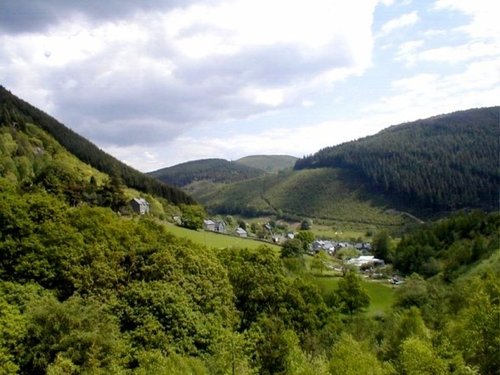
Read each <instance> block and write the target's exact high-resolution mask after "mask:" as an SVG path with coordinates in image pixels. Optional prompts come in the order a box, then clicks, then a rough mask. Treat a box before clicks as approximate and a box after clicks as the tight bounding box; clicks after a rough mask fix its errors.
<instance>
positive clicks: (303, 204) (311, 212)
mask: <svg viewBox="0 0 500 375" xmlns="http://www.w3.org/2000/svg"><path fill="white" fill-rule="evenodd" d="M192 194H193V196H194V197H195V198H196V199H197V200H198V201H199V202H200V203H202V204H203V205H205V207H206V208H207V209H208V210H209V211H211V212H214V213H220V214H240V215H243V216H249V217H252V216H262V215H277V216H280V217H284V218H289V219H291V220H300V219H301V218H304V217H310V218H318V219H326V220H338V221H345V222H351V223H368V224H383V225H395V226H400V225H402V224H403V223H404V222H405V220H404V219H403V218H402V217H401V216H399V215H394V214H393V213H391V212H387V208H389V207H388V202H387V201H384V199H380V198H379V197H377V196H376V195H373V194H369V193H368V192H367V190H366V189H365V187H364V184H363V181H360V179H359V178H357V177H356V176H353V175H349V174H348V173H344V172H342V171H341V170H340V169H331V168H320V169H315V170H302V171H287V172H280V173H279V174H272V175H265V176H262V177H259V178H254V179H251V180H245V181H241V182H238V183H234V184H230V185H217V186H213V185H212V186H209V185H208V186H207V185H200V186H199V187H197V188H196V189H193V190H192Z"/></svg>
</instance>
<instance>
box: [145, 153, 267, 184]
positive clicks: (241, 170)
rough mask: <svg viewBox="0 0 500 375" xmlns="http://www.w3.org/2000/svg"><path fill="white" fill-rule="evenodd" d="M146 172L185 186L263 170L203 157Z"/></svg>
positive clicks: (250, 175) (242, 177)
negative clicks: (202, 158)
mask: <svg viewBox="0 0 500 375" xmlns="http://www.w3.org/2000/svg"><path fill="white" fill-rule="evenodd" d="M148 174H149V175H150V176H152V177H155V178H157V179H158V180H160V181H163V182H165V183H168V184H171V185H174V186H179V187H186V186H187V185H189V184H191V183H193V182H197V181H205V180H206V181H211V182H214V183H232V182H237V181H242V180H246V179H249V178H254V177H258V176H261V175H262V174H264V172H263V171H261V170H259V169H256V168H252V167H249V166H246V165H243V164H240V163H237V162H233V161H227V160H224V159H204V160H195V161H189V162H187V163H182V164H177V165H175V166H173V167H168V168H162V169H159V170H157V171H154V172H150V173H148Z"/></svg>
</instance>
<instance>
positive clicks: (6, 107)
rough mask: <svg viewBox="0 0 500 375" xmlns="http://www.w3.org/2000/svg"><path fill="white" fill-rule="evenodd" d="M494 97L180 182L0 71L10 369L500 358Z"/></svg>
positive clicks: (6, 363) (2, 274) (0, 238)
mask: <svg viewBox="0 0 500 375" xmlns="http://www.w3.org/2000/svg"><path fill="white" fill-rule="evenodd" d="M495 111H496V112H495ZM494 113H498V107H495V108H486V109H478V110H470V111H464V112H460V113H458V114H450V115H443V116H440V117H439V118H432V119H428V120H422V121H419V122H417V123H415V124H403V125H401V126H400V127H398V126H396V127H393V128H389V129H388V130H386V131H383V132H381V133H379V134H377V135H376V136H374V137H372V138H366V139H362V140H359V141H358V142H359V143H357V142H354V143H349V144H344V145H340V146H338V147H334V148H331V149H330V148H329V149H325V150H321V151H319V152H318V153H317V154H315V155H312V156H310V157H307V158H303V159H299V160H295V159H293V158H288V157H284V156H283V155H280V156H279V157H278V158H277V160H276V163H275V162H274V161H273V157H272V156H271V155H265V157H263V156H262V155H260V156H258V157H255V156H253V157H248V158H243V162H244V163H246V164H248V165H244V164H242V163H241V160H240V161H239V162H238V163H236V162H229V161H225V160H222V159H208V161H207V159H205V161H203V162H201V163H200V162H197V161H193V162H189V163H187V166H186V164H185V165H184V167H186V168H184V167H183V166H182V165H181V167H176V168H174V167H173V169H174V170H173V172H174V173H171V174H170V175H169V178H172V177H173V178H174V180H173V181H177V182H180V181H182V182H181V183H179V185H178V186H172V185H166V184H164V183H163V182H161V181H159V180H157V179H155V178H153V177H152V175H154V174H150V175H145V174H142V173H141V172H139V171H137V170H134V169H132V168H131V167H129V166H127V165H126V164H124V163H122V162H120V161H119V160H117V159H116V158H114V157H112V156H111V155H109V154H106V153H105V152H104V151H102V150H100V149H98V148H97V146H95V145H93V144H92V143H91V142H90V141H88V140H86V139H85V138H83V137H81V136H79V135H78V134H76V133H74V132H73V131H71V130H70V129H69V128H67V127H66V126H64V125H63V124H61V123H59V122H58V121H57V120H55V119H53V118H52V117H50V116H49V115H47V114H45V113H43V112H41V111H39V110H38V109H36V108H35V107H33V106H31V105H30V104H29V103H27V102H24V101H22V100H21V99H19V98H17V97H15V96H14V95H13V94H11V93H10V92H8V91H7V90H5V89H3V88H0V323H1V324H0V372H1V373H6V374H16V373H20V374H43V373H48V374H94V373H97V374H98V373H112V374H137V375H144V374H165V375H166V374H169V375H170V374H179V375H182V374H196V375H206V374H234V373H238V374H243V375H253V374H293V375H306V374H324V375H327V374H346V373H352V374H355V373H362V374H364V373H372V374H387V375H392V374H398V373H403V374H406V373H408V374H410V373H411V372H409V371H408V369H409V368H417V369H421V368H424V366H425V369H426V372H425V373H429V374H485V375H489V374H494V373H496V372H497V369H498V368H500V363H499V358H500V357H499V356H498V347H499V345H498V337H500V330H499V327H498V321H499V318H500V305H499V293H498V291H499V290H500V285H499V280H500V244H499V238H500V236H499V235H500V214H499V212H498V209H497V208H498V206H497V204H498V202H497V200H496V199H497V197H496V196H495V197H494V198H492V186H495V189H498V181H499V171H498V168H497V167H494V166H492V162H491V161H492V160H493V163H494V162H495V160H496V159H495V157H497V151H498V143H495V142H498V139H499V137H498V136H499V131H500V129H499V128H498V127H497V124H498V120H499V118H498V117H496V118H495V117H494ZM460 119H462V120H463V121H462V120H460ZM464 119H465V120H466V121H465V120H464ZM461 121H462V122H461ZM422 126H423V127H424V128H425V129H421V128H420V127H422ZM415 127H416V128H415ZM470 129H473V131H469V130H470ZM407 131H409V132H410V133H406V132H407ZM400 132H402V133H403V135H401V134H399V133H400ZM427 132H429V134H428V133H427ZM436 132H438V134H439V136H437V133H436ZM408 134H410V135H408ZM416 134H417V135H418V136H417V135H416ZM386 136H388V138H385V137H386ZM436 136H437V138H436ZM467 136H468V137H472V138H470V142H466V141H465V139H467ZM407 137H412V139H413V140H414V144H413V145H412V147H413V148H409V151H411V152H409V155H406V154H405V152H403V150H404V149H405V147H406V148H408V147H409V146H408V141H407V139H408V138H407ZM387 139H388V140H387ZM434 139H438V140H439V141H436V140H434ZM417 141H418V142H417ZM398 142H399V143H398ZM478 142H479V143H480V144H481V145H482V147H476V145H477V143H478ZM422 145H425V146H422ZM453 150H455V151H453ZM429 155H431V158H432V159H433V161H432V162H430V161H429V160H428V157H429ZM444 155H445V156H444ZM439 161H442V163H438V162H439ZM292 162H295V164H294V165H295V166H294V168H293V169H291V168H290V165H291V163H292ZM427 165H428V166H429V167H428V168H425V166H427ZM411 166H415V168H413V167H411ZM410 167H411V168H410ZM412 168H413V169H412ZM495 168H496V169H495ZM165 172H166V174H169V173H170V172H172V170H170V171H169V170H166V171H165V170H162V171H161V174H163V173H165ZM410 172H411V173H410ZM429 173H430V175H432V176H434V177H435V178H430V177H429V176H430V175H429ZM156 177H158V175H156ZM455 180H456V181H455ZM453 181H455V182H453ZM471 181H473V182H474V186H470V185H471ZM495 184H496V185H495ZM419 187H422V190H421V191H419V190H418V189H419ZM181 189H182V190H181ZM496 191H497V190H496ZM445 193H446V194H445ZM132 202H136V203H138V204H140V205H141V207H142V209H140V210H137V209H136V208H134V207H135V206H133V205H132ZM208 219H213V221H212V222H208ZM215 221H217V222H218V224H219V225H221V223H223V224H222V227H218V228H219V229H220V228H225V231H226V233H227V234H220V233H214V232H213V230H215ZM207 225H212V226H213V227H210V228H211V229H210V231H208V230H203V229H202V228H203V227H204V226H207ZM206 228H208V227H206ZM238 228H239V229H241V230H243V229H244V232H242V231H240V233H242V236H243V235H244V236H247V238H242V237H236V236H235V235H234V232H235V231H236V230H237V229H238ZM221 230H222V229H221ZM257 239H259V241H258V240H257ZM319 239H323V240H327V241H323V242H322V246H324V247H326V248H324V249H320V248H319V247H317V246H316V245H318V243H317V242H315V241H317V240H319ZM360 256H364V258H361V257H360ZM389 280H392V283H390V282H389ZM346 369H348V370H346ZM413 373H418V372H413Z"/></svg>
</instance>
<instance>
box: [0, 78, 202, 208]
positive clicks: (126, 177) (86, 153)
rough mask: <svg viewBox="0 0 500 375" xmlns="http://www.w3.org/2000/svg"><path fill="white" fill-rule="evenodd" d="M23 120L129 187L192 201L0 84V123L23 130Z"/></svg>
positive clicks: (165, 197)
mask: <svg viewBox="0 0 500 375" xmlns="http://www.w3.org/2000/svg"><path fill="white" fill-rule="evenodd" d="M27 124H36V126H38V127H40V128H41V129H43V130H45V131H46V132H47V133H49V134H50V135H51V136H52V137H54V138H55V139H56V140H57V141H58V142H59V143H60V144H61V145H62V146H63V147H64V148H66V150H68V151H69V152H70V153H72V154H73V155H74V156H76V157H77V158H78V159H80V160H81V161H82V162H84V163H86V164H89V165H91V166H92V167H94V168H96V169H97V170H99V171H101V172H104V173H106V174H108V175H111V176H115V177H118V178H120V179H121V180H122V181H123V182H124V183H125V184H126V185H127V186H129V187H131V188H134V189H137V190H140V191H142V192H144V193H148V194H153V195H156V196H159V197H162V198H164V199H167V200H168V201H170V202H172V203H174V204H182V203H184V204H193V203H194V201H193V199H192V198H191V197H190V196H188V195H187V194H186V193H184V192H183V191H181V190H179V189H176V188H172V187H170V186H168V185H165V184H163V183H160V182H159V181H158V180H156V179H155V178H153V177H149V176H146V175H145V174H143V173H141V172H139V171H136V170H135V169H133V168H131V167H129V166H128V165H125V164H123V163H122V162H120V161H119V160H117V159H115V158H114V157H112V156H111V155H109V154H107V153H105V152H104V151H102V150H101V149H99V148H98V147H97V146H95V145H94V144H92V143H91V142H90V141H88V140H87V139H85V138H83V137H82V136H80V135H78V134H76V133H75V132H73V131H72V130H71V129H69V128H67V127H66V126H64V125H63V124H61V123H60V122H58V121H57V120H56V119H54V118H52V117H50V116H49V115H47V114H46V113H44V112H42V111H40V110H39V109H37V108H35V107H33V106H32V105H30V104H29V103H26V102H25V101H23V100H21V99H19V98H17V97H16V96H14V95H13V94H11V93H10V92H9V91H7V90H6V89H5V88H4V87H2V86H0V125H9V126H12V127H14V128H16V129H19V130H21V131H23V130H25V128H26V126H27Z"/></svg>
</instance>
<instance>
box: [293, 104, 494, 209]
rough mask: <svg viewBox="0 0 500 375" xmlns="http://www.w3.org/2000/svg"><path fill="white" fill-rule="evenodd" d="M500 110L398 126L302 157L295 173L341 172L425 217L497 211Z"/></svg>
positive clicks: (449, 116) (463, 114) (469, 113)
mask: <svg viewBox="0 0 500 375" xmlns="http://www.w3.org/2000/svg"><path fill="white" fill-rule="evenodd" d="M499 140H500V107H491V108H481V109H471V110H467V111H460V112H455V113H451V114H447V115H441V116H435V117H431V118H429V119H425V120H418V121H414V122H410V123H406V124H401V125H398V126H392V127H390V128H387V129H385V130H383V131H381V132H380V133H378V134H376V135H374V136H370V137H366V138H363V139H360V140H357V141H354V142H348V143H344V144H342V145H339V146H334V147H327V148H325V149H322V150H320V151H319V152H317V153H316V154H314V155H311V156H308V157H305V158H302V159H300V160H298V161H297V163H296V165H295V169H296V170H304V169H311V168H324V167H329V168H340V169H342V170H346V171H350V172H352V173H356V174H357V175H359V176H360V177H361V178H362V180H363V181H364V183H365V184H366V186H367V188H368V189H369V190H370V191H371V192H372V193H381V194H384V195H385V196H386V197H387V198H388V199H389V200H390V201H392V203H393V204H395V205H397V206H403V207H405V208H406V209H409V210H412V211H415V212H419V213H420V214H422V213H424V212H425V213H431V214H432V213H436V212H443V211H453V210H457V209H461V208H483V209H486V210H495V209H498V207H499V206H498V203H499V201H498V192H499V186H500V171H499V163H500V160H499V150H500V147H499Z"/></svg>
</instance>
